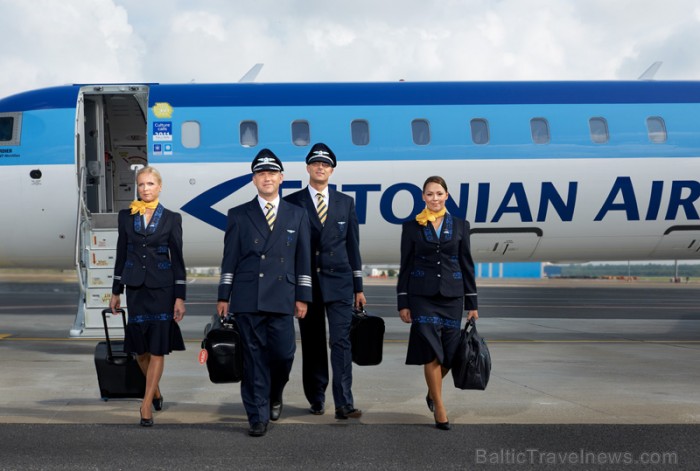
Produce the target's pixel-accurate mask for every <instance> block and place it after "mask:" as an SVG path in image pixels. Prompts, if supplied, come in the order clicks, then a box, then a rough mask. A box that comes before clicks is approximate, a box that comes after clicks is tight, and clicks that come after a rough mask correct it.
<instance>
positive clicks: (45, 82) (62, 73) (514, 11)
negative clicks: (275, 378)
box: [0, 0, 700, 97]
mask: <svg viewBox="0 0 700 471" xmlns="http://www.w3.org/2000/svg"><path fill="white" fill-rule="evenodd" d="M0 18H2V23H1V24H2V35H3V38H4V45H3V47H2V48H1V49H0V64H2V68H3V73H2V74H0V97H2V96H7V95H10V94H12V93H16V92H20V91H24V90H29V89H34V88H40V87H45V86H53V85H62V84H66V83H93V82H104V83H114V82H160V83H181V82H192V81H195V82H199V83H212V82H235V81H238V80H239V79H240V78H241V77H242V76H243V75H244V74H245V73H246V72H247V71H248V70H249V69H250V68H251V67H253V65H254V64H256V63H263V64H264V67H263V69H262V71H261V72H260V74H259V75H258V77H257V81H259V82H342V81H350V82H360V81H396V80H407V81H442V80H448V81H455V80H466V81H481V80H627V79H636V78H638V77H639V76H640V75H641V74H642V73H643V72H644V71H645V70H646V69H647V68H648V67H649V66H650V65H651V64H652V63H654V62H656V61H662V62H663V65H662V67H661V69H660V70H659V72H658V73H657V74H656V77H655V78H656V79H658V80H695V79H697V78H698V77H700V54H697V51H696V45H697V44H700V4H698V2H697V0H665V1H664V2H659V1H658V0H655V1H652V0H614V1H612V0H391V1H386V0H351V1H349V0H344V1H342V0H248V1H245V2H243V1H240V0H198V1H194V0H191V1H186V0H0Z"/></svg>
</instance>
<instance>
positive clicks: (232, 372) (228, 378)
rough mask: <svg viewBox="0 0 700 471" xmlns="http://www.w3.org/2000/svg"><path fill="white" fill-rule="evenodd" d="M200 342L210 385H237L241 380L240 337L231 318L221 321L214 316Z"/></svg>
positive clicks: (241, 355) (241, 353)
mask: <svg viewBox="0 0 700 471" xmlns="http://www.w3.org/2000/svg"><path fill="white" fill-rule="evenodd" d="M204 335H205V337H204V340H202V353H204V352H206V355H205V357H206V363H207V371H208V372H209V380H210V381H211V382H212V383H216V384H219V383H237V382H239V381H240V380H241V379H243V351H242V350H241V336H240V334H239V333H238V327H237V325H236V321H235V319H234V318H233V316H230V315H229V316H227V317H226V318H225V319H221V318H220V317H219V315H218V314H214V315H213V316H212V319H211V323H210V324H207V327H206V328H205V330H204Z"/></svg>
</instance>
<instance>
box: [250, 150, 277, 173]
mask: <svg viewBox="0 0 700 471" xmlns="http://www.w3.org/2000/svg"><path fill="white" fill-rule="evenodd" d="M250 169H251V170H252V171H253V173H255V172H261V171H263V170H272V171H273V172H284V167H282V161H281V160H280V159H279V158H278V157H277V156H276V155H275V154H274V153H273V152H272V151H271V150H270V149H263V150H261V151H260V152H258V155H256V156H255V158H254V159H253V161H252V162H251V163H250Z"/></svg>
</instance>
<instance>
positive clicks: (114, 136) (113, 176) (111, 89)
mask: <svg viewBox="0 0 700 471" xmlns="http://www.w3.org/2000/svg"><path fill="white" fill-rule="evenodd" d="M80 101H81V103H82V108H83V110H82V113H80V110H79V113H78V120H79V126H78V131H77V135H78V138H77V140H76V142H77V143H78V144H77V145H78V167H79V170H80V171H81V172H82V174H84V182H83V195H82V197H83V198H84V203H85V206H86V209H87V210H88V212H89V213H91V214H92V213H117V212H119V210H120V209H125V208H127V207H128V206H129V203H130V202H131V201H132V200H133V199H134V197H135V185H134V171H133V170H132V165H147V164H148V153H147V139H146V135H147V125H148V123H147V119H146V117H147V103H148V89H147V87H144V86H130V87H121V86H99V87H88V88H86V89H84V90H83V91H82V93H81V100H80ZM81 122H82V126H81V125H80V123H81ZM81 127H82V129H81ZM81 136H82V138H81Z"/></svg>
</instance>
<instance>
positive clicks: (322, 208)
mask: <svg viewBox="0 0 700 471" xmlns="http://www.w3.org/2000/svg"><path fill="white" fill-rule="evenodd" d="M316 199H318V204H317V205H316V212H318V218H319V219H320V220H321V224H325V223H326V216H328V206H326V202H325V201H323V193H316Z"/></svg>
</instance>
